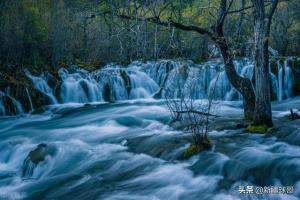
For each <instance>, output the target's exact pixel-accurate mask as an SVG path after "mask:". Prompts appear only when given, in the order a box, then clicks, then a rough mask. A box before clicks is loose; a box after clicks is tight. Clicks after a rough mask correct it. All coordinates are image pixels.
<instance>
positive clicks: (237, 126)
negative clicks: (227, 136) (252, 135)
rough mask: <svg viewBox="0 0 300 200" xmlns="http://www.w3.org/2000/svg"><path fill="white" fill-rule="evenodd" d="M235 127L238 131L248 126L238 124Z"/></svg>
mask: <svg viewBox="0 0 300 200" xmlns="http://www.w3.org/2000/svg"><path fill="white" fill-rule="evenodd" d="M235 127H236V128H237V129H240V128H246V127H247V125H245V124H240V123H238V124H236V126H235Z"/></svg>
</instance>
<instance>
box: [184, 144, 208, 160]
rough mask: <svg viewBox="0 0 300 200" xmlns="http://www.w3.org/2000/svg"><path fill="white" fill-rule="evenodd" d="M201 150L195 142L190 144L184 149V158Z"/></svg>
mask: <svg viewBox="0 0 300 200" xmlns="http://www.w3.org/2000/svg"><path fill="white" fill-rule="evenodd" d="M202 150H203V148H201V147H199V146H198V145H195V144H191V145H190V146H189V147H188V148H187V149H186V150H185V151H184V155H183V157H184V158H189V157H191V156H193V155H196V154H198V153H199V152H201V151H202Z"/></svg>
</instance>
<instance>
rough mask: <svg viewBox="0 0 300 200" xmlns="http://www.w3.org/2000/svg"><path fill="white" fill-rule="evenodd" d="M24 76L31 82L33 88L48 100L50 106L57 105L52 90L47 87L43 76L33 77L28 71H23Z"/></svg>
mask: <svg viewBox="0 0 300 200" xmlns="http://www.w3.org/2000/svg"><path fill="white" fill-rule="evenodd" d="M25 74H26V76H27V77H28V78H29V79H30V80H31V81H32V82H33V84H34V87H35V88H36V89H37V90H39V91H40V92H42V93H43V94H44V95H45V96H47V97H48V98H49V100H50V103H51V104H57V100H56V98H55V96H54V95H53V91H52V88H51V87H50V86H49V85H48V83H47V81H46V80H45V79H46V78H45V77H44V76H43V74H42V75H41V76H40V77H38V76H33V75H32V74H31V73H30V72H29V71H28V70H25Z"/></svg>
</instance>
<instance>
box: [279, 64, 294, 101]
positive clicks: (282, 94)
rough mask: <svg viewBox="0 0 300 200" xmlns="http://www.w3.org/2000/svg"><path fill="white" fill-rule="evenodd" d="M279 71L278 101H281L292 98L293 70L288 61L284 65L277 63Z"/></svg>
mask: <svg viewBox="0 0 300 200" xmlns="http://www.w3.org/2000/svg"><path fill="white" fill-rule="evenodd" d="M277 67H278V68H277V70H278V92H277V99H278V100H279V101H281V100H283V99H286V98H290V97H291V94H292V87H293V79H292V70H291V68H290V66H289V65H288V60H285V61H284V65H283V66H282V64H281V63H280V61H277Z"/></svg>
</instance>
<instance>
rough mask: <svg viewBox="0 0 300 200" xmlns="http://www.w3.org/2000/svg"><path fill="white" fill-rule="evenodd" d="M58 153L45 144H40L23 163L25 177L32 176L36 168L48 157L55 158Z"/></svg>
mask: <svg viewBox="0 0 300 200" xmlns="http://www.w3.org/2000/svg"><path fill="white" fill-rule="evenodd" d="M55 152H56V149H55V148H53V147H50V146H48V145H47V144H45V143H41V144H39V145H38V146H37V147H36V148H35V149H34V150H32V151H30V152H29V154H28V155H27V157H26V158H25V160H24V163H23V171H22V176H23V177H29V176H32V174H33V171H34V169H35V168H36V166H37V165H38V164H39V163H40V162H43V161H44V160H45V158H46V156H48V155H50V156H53V155H54V154H55Z"/></svg>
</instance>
